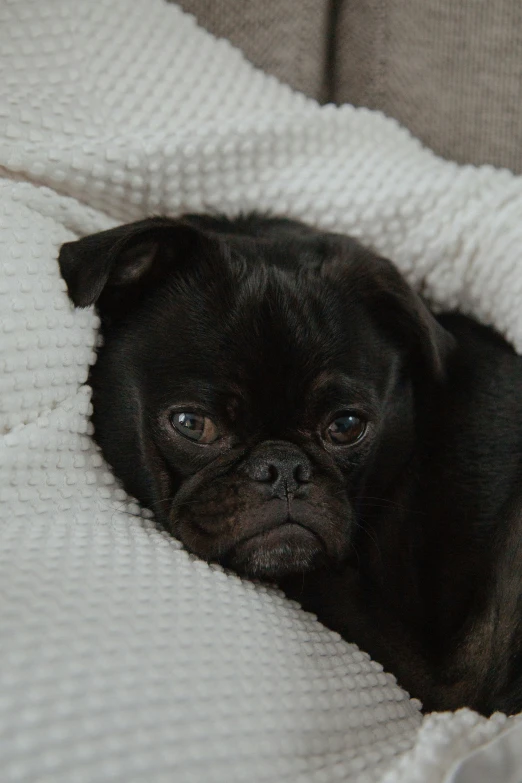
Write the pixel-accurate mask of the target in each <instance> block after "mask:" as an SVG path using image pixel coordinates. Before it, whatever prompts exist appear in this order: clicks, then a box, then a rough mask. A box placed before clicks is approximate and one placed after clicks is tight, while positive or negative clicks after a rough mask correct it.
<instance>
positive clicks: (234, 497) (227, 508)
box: [171, 482, 254, 560]
mask: <svg viewBox="0 0 522 783" xmlns="http://www.w3.org/2000/svg"><path fill="white" fill-rule="evenodd" d="M249 495H250V493H248V490H247V488H246V487H245V486H244V485H242V484H236V483H232V482H230V483H227V484H221V485H220V486H216V485H210V487H207V488H206V489H205V491H202V492H200V493H199V492H195V493H193V495H191V496H190V497H188V498H187V499H186V500H185V501H184V502H183V503H182V504H181V505H180V506H179V507H177V508H175V509H174V510H173V512H172V516H171V524H172V529H173V531H174V532H175V534H176V535H177V537H178V538H179V539H180V540H181V541H182V543H183V544H184V545H185V547H186V548H187V549H188V550H189V551H191V552H193V553H194V554H197V555H198V556H199V557H202V558H204V559H205V560H213V559H216V558H219V557H220V556H222V555H223V554H224V552H226V551H227V550H228V549H229V548H230V547H231V546H232V545H233V544H234V543H235V541H237V540H238V539H239V538H241V536H242V531H241V520H242V519H244V518H245V515H246V514H247V513H248V511H249V510H251V509H252V505H253V502H254V499H253V498H251V497H249Z"/></svg>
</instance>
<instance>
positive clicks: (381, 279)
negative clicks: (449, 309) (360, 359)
mask: <svg viewBox="0 0 522 783" xmlns="http://www.w3.org/2000/svg"><path fill="white" fill-rule="evenodd" d="M322 273H323V274H324V275H325V276H327V277H330V278H334V279H335V280H336V281H337V282H341V281H342V285H343V289H344V290H345V291H346V293H347V295H351V296H355V297H356V298H357V299H358V300H359V301H361V302H364V304H365V306H366V309H367V311H368V313H369V315H370V317H371V318H372V320H373V321H374V323H376V324H378V325H379V326H381V327H382V328H383V329H386V332H387V334H389V335H391V337H392V339H395V342H396V343H397V344H398V346H399V347H400V348H403V349H405V350H406V352H407V353H408V354H409V355H410V357H411V359H412V362H413V363H414V364H416V365H417V366H419V367H422V368H423V369H427V370H428V371H429V372H430V374H431V375H432V376H434V377H435V378H438V379H442V378H443V377H444V375H445V369H446V363H447V358H448V356H449V355H450V354H451V353H452V351H453V349H454V348H455V340H454V338H453V336H452V335H451V334H450V333H449V332H447V331H446V330H445V329H444V328H443V327H442V326H441V325H440V324H439V323H438V321H437V320H436V319H435V317H434V316H433V314H432V313H431V312H430V310H429V309H428V307H427V306H426V305H425V303H424V302H423V300H422V299H421V297H420V296H419V295H418V294H416V293H415V291H413V289H412V288H411V287H410V286H409V285H408V283H407V282H406V280H405V279H404V278H403V277H402V275H401V274H400V272H399V271H398V269H397V268H396V267H395V266H394V265H393V264H392V263H391V262H390V261H388V260H387V259H386V258H382V257H380V256H378V255H376V254H375V253H373V252H372V251H371V250H368V249H366V248H363V247H362V246H361V245H359V243H358V242H356V241H354V240H348V241H347V242H346V244H344V243H343V248H342V251H341V253H340V254H338V255H337V257H336V258H335V259H332V260H331V261H327V262H326V263H325V264H323V267H322Z"/></svg>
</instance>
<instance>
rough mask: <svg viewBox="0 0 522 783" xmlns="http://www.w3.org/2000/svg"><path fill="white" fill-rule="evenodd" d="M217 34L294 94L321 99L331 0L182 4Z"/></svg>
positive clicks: (194, 0) (208, 0) (182, 0)
mask: <svg viewBox="0 0 522 783" xmlns="http://www.w3.org/2000/svg"><path fill="white" fill-rule="evenodd" d="M178 5H180V6H181V7H182V8H183V9H184V10H185V11H188V12H189V13H191V14H194V16H195V17H196V18H197V20H198V22H199V23H200V24H201V25H202V26H203V27H205V28H206V29H207V30H209V31H210V32H211V33H214V35H217V36H218V37H220V38H228V39H229V40H230V41H231V42H232V43H233V44H234V45H235V46H238V47H239V48H240V49H242V50H243V52H244V53H245V54H246V56H247V58H248V59H249V60H250V62H252V63H253V64H254V65H257V66H258V67H259V68H262V69H263V70H264V71H266V72H267V73H271V74H273V75H274V76H277V77H278V79H280V81H282V82H285V83H286V84H289V85H290V86H291V87H293V88H294V89H295V90H299V91H300V92H304V93H306V95H310V96H312V97H313V98H317V99H320V98H321V97H322V95H323V78H324V75H325V58H326V49H327V40H328V30H327V25H328V19H329V14H328V12H329V8H330V2H329V0H180V1H179V2H178Z"/></svg>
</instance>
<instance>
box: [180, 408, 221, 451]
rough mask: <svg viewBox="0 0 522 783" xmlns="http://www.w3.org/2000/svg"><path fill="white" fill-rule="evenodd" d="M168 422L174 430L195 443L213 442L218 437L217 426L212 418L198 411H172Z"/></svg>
mask: <svg viewBox="0 0 522 783" xmlns="http://www.w3.org/2000/svg"><path fill="white" fill-rule="evenodd" d="M170 423H171V424H172V426H173V427H174V429H175V430H176V432H179V434H180V435H183V437H184V438H188V439H189V440H193V441H196V443H205V444H206V443H213V442H214V441H215V440H217V438H218V437H219V432H218V428H217V427H216V425H215V424H214V422H213V421H212V419H209V418H208V416H201V415H200V414H199V413H185V412H183V413H173V414H172V416H171V418H170Z"/></svg>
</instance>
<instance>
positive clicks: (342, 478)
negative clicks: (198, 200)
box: [60, 216, 451, 578]
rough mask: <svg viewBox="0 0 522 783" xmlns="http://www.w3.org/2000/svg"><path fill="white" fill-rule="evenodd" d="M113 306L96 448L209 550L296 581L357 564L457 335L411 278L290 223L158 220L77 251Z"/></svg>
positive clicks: (63, 263)
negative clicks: (369, 505) (367, 525)
mask: <svg viewBox="0 0 522 783" xmlns="http://www.w3.org/2000/svg"><path fill="white" fill-rule="evenodd" d="M60 267H61V270H62V274H63V276H64V278H65V280H66V282H67V285H68V288H69V293H70V296H71V298H72V300H73V302H74V303H75V304H76V305H78V306H87V305H90V304H93V303H96V304H97V307H98V310H99V312H100V316H101V319H102V334H103V340H104V344H103V347H102V348H101V349H100V351H99V356H98V361H97V364H96V365H95V367H94V368H93V371H92V375H91V382H92V386H93V403H94V415H93V421H94V426H95V433H96V434H95V437H96V440H97V441H98V443H99V444H100V446H101V447H102V450H103V452H104V454H105V456H106V458H107V460H108V461H109V463H110V464H111V465H112V466H113V468H114V471H115V473H116V474H117V476H119V478H120V479H121V480H122V481H123V484H124V486H125V487H126V489H127V490H128V491H129V492H131V493H132V494H134V495H135V496H136V497H138V498H139V499H140V500H141V501H142V502H144V503H145V504H147V505H149V506H150V507H151V508H153V510H154V511H155V513H156V515H157V517H158V519H159V520H161V521H162V522H163V524H165V525H166V526H168V527H169V528H170V530H171V531H172V532H173V533H174V534H175V535H176V536H177V537H178V538H180V539H181V541H182V542H183V543H184V544H185V546H186V547H187V548H188V549H189V550H190V551H192V552H194V553H196V554H198V555H199V556H201V557H203V558H205V559H207V560H218V561H220V562H222V563H224V564H226V565H229V566H231V567H233V568H235V569H237V570H239V571H241V572H243V573H246V574H248V575H250V576H256V577H265V578H278V577H280V576H283V575H285V574H287V573H291V572H298V571H305V570H308V569H310V568H313V567H315V566H317V565H320V564H322V563H324V562H325V561H327V562H333V563H336V562H342V561H343V560H344V559H345V558H346V557H347V555H348V552H349V548H350V541H351V537H352V535H353V531H354V529H355V528H357V526H358V525H360V524H361V519H362V517H364V511H365V508H366V506H365V501H366V500H367V499H371V498H380V497H384V496H386V494H387V493H389V492H390V487H391V486H393V483H394V482H395V481H397V477H398V475H399V474H400V472H401V470H402V469H403V468H404V465H405V464H406V463H407V461H408V459H409V457H410V455H411V452H412V449H413V443H414V431H415V415H416V402H415V395H416V388H417V386H418V385H419V384H421V385H424V386H426V384H427V385H428V386H430V385H433V384H436V383H437V382H438V381H440V379H441V378H442V377H443V373H444V363H445V357H446V354H447V352H448V350H449V348H450V343H451V340H450V337H449V335H448V334H447V333H446V332H444V330H443V329H442V328H441V327H440V326H439V325H438V323H437V322H436V320H435V319H434V318H433V316H432V315H431V314H430V312H429V311H428V310H427V309H426V307H425V306H424V304H423V303H422V302H421V300H420V299H419V298H418V297H417V296H416V295H415V294H414V293H413V292H412V291H411V289H410V288H409V287H408V286H407V285H406V283H405V282H404V280H403V279H402V278H401V276H400V275H399V274H398V272H397V271H396V270H395V268H394V267H393V266H392V265H391V264H390V263H389V262H388V261H386V260H384V259H381V258H378V257H377V256H375V255H374V254H373V253H371V252H370V251H368V250H365V249H363V248H362V247H361V246H360V245H358V244H357V243H356V242H354V241H353V240H350V239H348V238H346V237H342V236H338V235H333V234H324V233H320V232H316V231H313V230H312V229H308V228H306V227H304V226H302V225H301V224H297V223H292V222H290V221H285V220H269V219H263V218H250V219H242V220H238V221H232V222H230V223H229V222H227V221H226V220H224V219H223V220H221V219H212V218H205V217H196V216H187V217H185V218H182V219H179V220H171V219H166V218H153V219H150V220H145V221H142V222H140V223H135V224H132V225H129V226H122V227H120V228H117V229H114V230H110V231H106V232H103V233H101V234H97V235H94V236H90V237H86V238H85V239H82V240H80V241H78V242H71V243H68V244H66V245H64V246H63V248H62V250H61V253H60Z"/></svg>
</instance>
